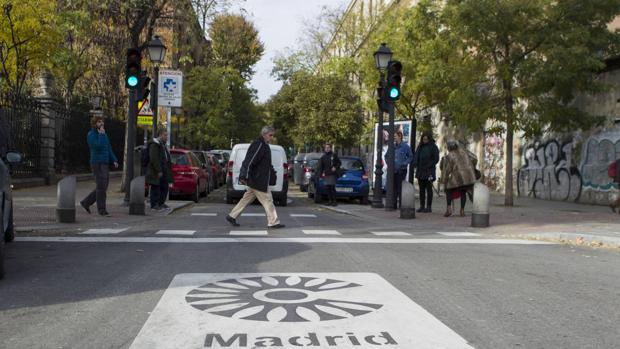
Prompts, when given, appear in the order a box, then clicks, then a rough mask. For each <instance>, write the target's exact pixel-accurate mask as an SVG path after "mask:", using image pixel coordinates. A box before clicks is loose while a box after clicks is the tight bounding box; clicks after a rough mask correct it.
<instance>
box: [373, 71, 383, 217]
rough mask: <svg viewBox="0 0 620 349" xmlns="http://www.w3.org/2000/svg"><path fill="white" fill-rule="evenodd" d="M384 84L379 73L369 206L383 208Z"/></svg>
mask: <svg viewBox="0 0 620 349" xmlns="http://www.w3.org/2000/svg"><path fill="white" fill-rule="evenodd" d="M384 86H385V75H384V74H383V73H381V78H380V80H379V87H378V88H377V119H378V121H379V126H378V128H377V139H376V144H375V147H376V151H377V153H376V155H375V156H376V161H375V180H374V190H373V194H372V203H371V206H372V207H373V208H383V200H382V197H383V188H382V182H383V178H382V177H383V159H382V158H383V88H384Z"/></svg>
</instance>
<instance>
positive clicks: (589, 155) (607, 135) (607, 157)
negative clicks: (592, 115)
mask: <svg viewBox="0 0 620 349" xmlns="http://www.w3.org/2000/svg"><path fill="white" fill-rule="evenodd" d="M584 146H585V148H584V150H583V160H582V162H581V173H582V176H583V186H584V190H588V191H599V192H609V191H612V190H615V189H617V186H616V184H615V183H613V180H612V178H609V176H607V167H608V166H609V164H611V163H612V162H614V161H616V159H618V158H620V131H615V132H614V131H608V132H603V133H600V134H598V135H595V136H592V137H590V138H589V139H588V141H587V142H586V143H585V145H584Z"/></svg>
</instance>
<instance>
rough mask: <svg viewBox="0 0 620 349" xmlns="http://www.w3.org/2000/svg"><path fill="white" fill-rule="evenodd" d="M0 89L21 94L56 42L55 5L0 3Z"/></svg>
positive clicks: (45, 0) (35, 0) (47, 0)
mask: <svg viewBox="0 0 620 349" xmlns="http://www.w3.org/2000/svg"><path fill="white" fill-rule="evenodd" d="M0 7H1V8H2V14H1V16H0V68H1V70H0V79H1V81H0V84H1V85H0V88H2V89H3V90H9V91H11V92H13V93H15V94H22V93H24V92H25V89H26V86H27V83H28V81H29V80H33V78H34V77H35V74H36V73H37V72H40V71H42V70H44V69H45V68H47V66H48V57H49V56H50V55H51V54H52V52H53V50H54V48H55V47H57V45H58V43H59V42H60V36H59V35H58V31H57V29H56V23H57V17H56V7H55V1H53V0H32V1H17V2H14V1H10V0H0Z"/></svg>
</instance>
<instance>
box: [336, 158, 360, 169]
mask: <svg viewBox="0 0 620 349" xmlns="http://www.w3.org/2000/svg"><path fill="white" fill-rule="evenodd" d="M340 162H342V165H341V166H340V167H341V168H342V169H343V170H347V171H350V170H353V171H364V164H362V162H361V161H360V160H358V159H341V160H340Z"/></svg>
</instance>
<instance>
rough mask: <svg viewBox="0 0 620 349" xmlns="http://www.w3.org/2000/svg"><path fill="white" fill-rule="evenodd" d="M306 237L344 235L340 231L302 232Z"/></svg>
mask: <svg viewBox="0 0 620 349" xmlns="http://www.w3.org/2000/svg"><path fill="white" fill-rule="evenodd" d="M302 231H303V232H304V234H306V235H342V234H340V232H338V230H302Z"/></svg>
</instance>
